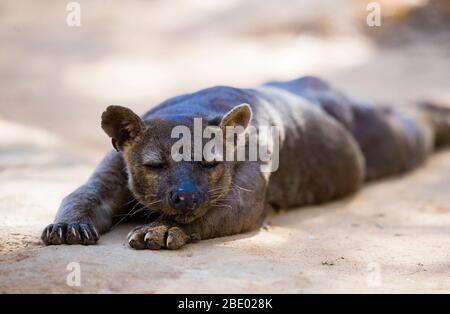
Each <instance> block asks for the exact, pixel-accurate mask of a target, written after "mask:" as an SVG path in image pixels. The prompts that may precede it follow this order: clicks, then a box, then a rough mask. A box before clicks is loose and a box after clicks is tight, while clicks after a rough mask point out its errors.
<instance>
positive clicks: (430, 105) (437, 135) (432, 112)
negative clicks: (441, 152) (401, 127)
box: [419, 101, 450, 148]
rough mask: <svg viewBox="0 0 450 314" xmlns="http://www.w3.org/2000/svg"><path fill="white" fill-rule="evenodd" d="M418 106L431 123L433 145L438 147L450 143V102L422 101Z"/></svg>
mask: <svg viewBox="0 0 450 314" xmlns="http://www.w3.org/2000/svg"><path fill="white" fill-rule="evenodd" d="M419 107H420V109H421V110H422V112H424V113H425V115H426V117H427V118H428V120H429V121H430V123H431V125H432V128H433V131H434V146H435V147H436V148H440V147H443V146H447V145H450V103H448V102H447V103H446V102H443V101H423V102H421V103H420V104H419Z"/></svg>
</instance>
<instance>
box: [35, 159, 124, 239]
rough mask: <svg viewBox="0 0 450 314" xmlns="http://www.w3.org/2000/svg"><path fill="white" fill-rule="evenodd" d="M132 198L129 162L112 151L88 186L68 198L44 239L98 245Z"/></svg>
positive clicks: (45, 230)
mask: <svg viewBox="0 0 450 314" xmlns="http://www.w3.org/2000/svg"><path fill="white" fill-rule="evenodd" d="M130 199H131V193H130V191H129V189H128V187H127V174H126V171H125V164H124V162H123V160H122V157H121V155H120V154H118V153H116V152H111V153H109V154H108V155H107V156H106V157H105V158H104V160H103V161H102V163H101V164H100V165H99V166H98V167H97V169H96V170H95V172H94V174H93V175H92V176H91V178H90V179H89V180H88V181H87V182H86V183H85V184H84V185H82V186H81V187H79V188H78V189H76V190H75V191H74V192H72V193H71V194H69V195H68V196H66V197H65V198H64V200H63V201H62V203H61V206H60V208H59V210H58V213H57V214H56V218H55V221H54V222H53V224H50V225H48V226H47V227H46V228H45V229H44V231H43V232H42V240H43V241H44V243H45V244H47V245H50V244H86V245H87V244H95V243H96V242H97V240H98V239H99V234H100V233H104V232H106V231H107V230H108V229H109V228H110V227H111V225H112V218H113V216H114V215H117V214H118V213H120V212H121V211H122V210H123V209H124V205H125V203H126V202H127V201H129V200H130Z"/></svg>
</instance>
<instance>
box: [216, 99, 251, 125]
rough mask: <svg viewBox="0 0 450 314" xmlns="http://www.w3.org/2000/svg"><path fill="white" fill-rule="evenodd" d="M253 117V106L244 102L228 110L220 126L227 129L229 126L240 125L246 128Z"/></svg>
mask: <svg viewBox="0 0 450 314" xmlns="http://www.w3.org/2000/svg"><path fill="white" fill-rule="evenodd" d="M251 119H252V108H250V105H248V104H242V105H239V106H236V107H234V108H233V109H231V110H230V111H228V112H227V113H226V114H225V116H224V117H223V118H222V121H221V122H220V125H219V126H220V128H222V129H225V128H226V127H227V126H231V127H236V126H240V127H242V128H244V129H246V128H247V126H248V125H249V124H250V120H251Z"/></svg>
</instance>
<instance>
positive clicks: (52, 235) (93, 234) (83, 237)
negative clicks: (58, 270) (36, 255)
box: [41, 223, 99, 245]
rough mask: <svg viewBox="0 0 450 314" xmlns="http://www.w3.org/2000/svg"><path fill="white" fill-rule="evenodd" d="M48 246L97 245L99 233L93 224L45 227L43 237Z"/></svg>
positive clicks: (64, 224)
mask: <svg viewBox="0 0 450 314" xmlns="http://www.w3.org/2000/svg"><path fill="white" fill-rule="evenodd" d="M41 239H42V241H43V242H44V243H45V244H46V245H52V244H53V245H59V244H83V245H92V244H95V243H96V242H97V241H98V239H99V235H98V231H97V229H96V228H95V227H94V226H93V225H92V224H85V223H69V224H67V223H56V224H50V225H48V226H47V227H45V229H44V231H43V232H42V235H41Z"/></svg>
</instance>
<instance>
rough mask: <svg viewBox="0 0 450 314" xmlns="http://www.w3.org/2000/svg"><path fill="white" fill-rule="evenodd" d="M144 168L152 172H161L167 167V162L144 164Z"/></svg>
mask: <svg viewBox="0 0 450 314" xmlns="http://www.w3.org/2000/svg"><path fill="white" fill-rule="evenodd" d="M144 167H145V168H147V169H150V170H159V169H164V168H166V167H167V164H166V163H165V162H162V161H161V162H160V161H155V162H147V163H145V164H144Z"/></svg>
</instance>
